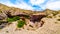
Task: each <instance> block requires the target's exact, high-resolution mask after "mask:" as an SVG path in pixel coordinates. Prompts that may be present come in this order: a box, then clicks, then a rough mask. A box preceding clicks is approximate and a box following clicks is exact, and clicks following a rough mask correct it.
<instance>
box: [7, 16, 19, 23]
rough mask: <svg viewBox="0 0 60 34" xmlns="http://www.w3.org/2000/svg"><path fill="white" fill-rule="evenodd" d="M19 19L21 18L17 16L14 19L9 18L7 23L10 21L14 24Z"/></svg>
mask: <svg viewBox="0 0 60 34" xmlns="http://www.w3.org/2000/svg"><path fill="white" fill-rule="evenodd" d="M19 19H20V17H19V16H15V17H12V18H7V21H8V22H13V21H17V20H19Z"/></svg>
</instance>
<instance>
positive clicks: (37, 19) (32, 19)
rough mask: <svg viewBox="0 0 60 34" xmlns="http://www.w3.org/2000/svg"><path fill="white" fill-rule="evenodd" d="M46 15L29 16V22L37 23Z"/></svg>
mask: <svg viewBox="0 0 60 34" xmlns="http://www.w3.org/2000/svg"><path fill="white" fill-rule="evenodd" d="M45 16H46V15H41V14H40V15H31V16H30V21H32V22H39V21H40V20H41V19H42V18H43V17H45Z"/></svg>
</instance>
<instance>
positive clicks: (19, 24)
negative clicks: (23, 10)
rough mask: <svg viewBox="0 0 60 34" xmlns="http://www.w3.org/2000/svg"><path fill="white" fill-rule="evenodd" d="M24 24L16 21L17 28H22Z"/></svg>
mask: <svg viewBox="0 0 60 34" xmlns="http://www.w3.org/2000/svg"><path fill="white" fill-rule="evenodd" d="M24 24H25V21H22V20H19V21H18V24H17V27H18V28H21V27H23V26H24Z"/></svg>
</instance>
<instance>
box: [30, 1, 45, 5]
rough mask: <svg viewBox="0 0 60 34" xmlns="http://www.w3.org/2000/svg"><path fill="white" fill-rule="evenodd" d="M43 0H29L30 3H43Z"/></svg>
mask: <svg viewBox="0 0 60 34" xmlns="http://www.w3.org/2000/svg"><path fill="white" fill-rule="evenodd" d="M44 1H45V0H30V2H31V4H32V5H40V4H41V3H44Z"/></svg>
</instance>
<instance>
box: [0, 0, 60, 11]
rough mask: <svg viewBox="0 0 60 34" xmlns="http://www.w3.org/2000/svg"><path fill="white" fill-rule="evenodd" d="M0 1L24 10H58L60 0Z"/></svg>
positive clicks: (59, 8)
mask: <svg viewBox="0 0 60 34" xmlns="http://www.w3.org/2000/svg"><path fill="white" fill-rule="evenodd" d="M0 3H2V4H5V5H7V6H10V7H17V8H20V9H25V10H36V11H41V10H45V9H51V10H60V0H0Z"/></svg>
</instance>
